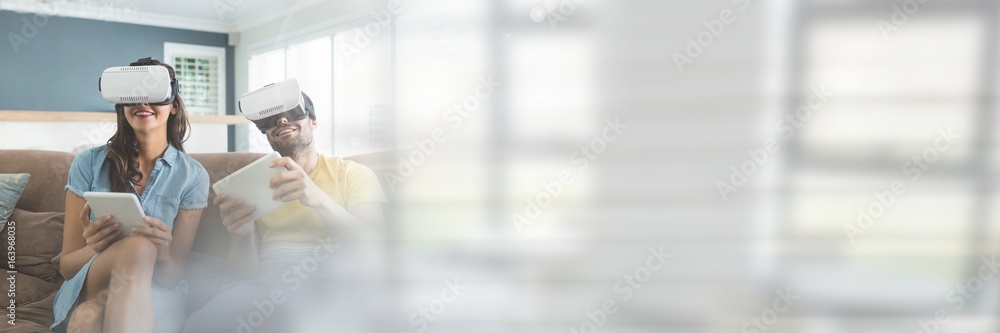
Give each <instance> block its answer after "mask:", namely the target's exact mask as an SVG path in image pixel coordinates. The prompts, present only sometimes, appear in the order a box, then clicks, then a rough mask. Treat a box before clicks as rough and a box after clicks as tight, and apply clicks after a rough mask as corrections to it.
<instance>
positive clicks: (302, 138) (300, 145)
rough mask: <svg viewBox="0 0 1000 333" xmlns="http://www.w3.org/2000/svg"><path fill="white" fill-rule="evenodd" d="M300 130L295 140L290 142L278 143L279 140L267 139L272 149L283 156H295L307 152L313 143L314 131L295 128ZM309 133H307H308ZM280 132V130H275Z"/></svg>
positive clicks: (269, 137)
mask: <svg viewBox="0 0 1000 333" xmlns="http://www.w3.org/2000/svg"><path fill="white" fill-rule="evenodd" d="M295 127H297V129H298V132H299V133H298V135H297V136H295V139H292V140H289V141H278V140H277V139H274V138H271V136H268V137H267V142H268V143H269V144H271V149H274V151H276V152H278V154H281V156H295V154H296V153H298V152H300V151H303V150H305V149H306V148H308V147H309V145H311V144H312V142H313V137H312V129H311V128H310V129H306V126H295ZM307 130H308V131H309V132H308V133H306V131H307ZM275 132H278V130H275Z"/></svg>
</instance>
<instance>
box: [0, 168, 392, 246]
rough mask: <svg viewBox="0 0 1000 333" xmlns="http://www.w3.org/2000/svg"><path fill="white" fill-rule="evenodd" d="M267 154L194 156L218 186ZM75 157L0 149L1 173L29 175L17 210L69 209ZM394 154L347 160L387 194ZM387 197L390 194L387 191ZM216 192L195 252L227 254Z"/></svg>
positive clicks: (46, 210) (45, 210)
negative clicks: (363, 169)
mask: <svg viewBox="0 0 1000 333" xmlns="http://www.w3.org/2000/svg"><path fill="white" fill-rule="evenodd" d="M263 155H264V154H259V153H204V154H191V157H193V158H194V159H195V160H197V161H198V162H199V163H201V165H202V166H204V167H205V169H206V170H208V176H209V179H210V180H209V181H210V183H213V184H214V183H215V182H216V181H218V180H219V179H222V178H224V177H226V176H228V175H229V174H231V173H233V172H235V171H236V170H239V169H240V168H242V167H244V166H246V165H247V164H250V162H253V161H254V160H256V159H258V158H260V157H261V156H263ZM75 156H76V155H75V154H72V153H66V152H55V151H42V150H0V173H29V174H31V178H30V179H29V180H28V184H27V186H26V188H25V189H24V192H23V193H22V194H21V199H20V200H18V202H17V206H16V208H20V209H23V210H27V211H31V212H62V211H65V210H66V192H65V189H64V187H65V186H66V180H67V177H68V175H69V168H70V165H72V163H73V158H74V157H75ZM390 158H391V154H388V153H380V154H369V155H358V156H352V157H348V158H346V159H349V160H353V161H356V162H358V163H361V164H365V165H366V166H368V167H369V168H371V169H372V170H374V171H375V173H376V175H378V177H379V180H380V181H381V182H382V187H383V190H386V191H387V186H386V185H387V184H386V179H385V178H384V172H385V171H387V170H391V169H392V167H393V166H394V164H392V163H391V159H390ZM387 194H389V193H388V192H387ZM214 199H215V192H213V191H211V190H209V197H208V202H209V205H208V208H206V209H205V211H204V212H203V213H202V217H201V223H199V225H198V234H197V236H196V238H195V243H194V247H193V250H194V251H198V252H202V253H207V254H212V255H224V254H225V253H226V252H227V251H228V249H229V233H228V232H227V231H226V228H225V227H224V226H223V225H222V218H221V217H220V215H219V207H218V206H216V205H213V204H212V200H214Z"/></svg>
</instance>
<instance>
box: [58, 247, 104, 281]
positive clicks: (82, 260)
mask: <svg viewBox="0 0 1000 333" xmlns="http://www.w3.org/2000/svg"><path fill="white" fill-rule="evenodd" d="M95 254H97V252H96V251H94V249H91V248H90V247H89V246H84V247H81V248H79V249H76V251H73V252H70V253H63V255H62V257H60V258H59V273H60V274H62V276H63V279H66V280H69V279H72V278H73V276H76V273H77V272H79V271H80V269H81V268H83V265H86V264H87V261H90V258H92V257H94V255H95Z"/></svg>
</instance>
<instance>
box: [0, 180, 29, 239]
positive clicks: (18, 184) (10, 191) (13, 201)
mask: <svg viewBox="0 0 1000 333" xmlns="http://www.w3.org/2000/svg"><path fill="white" fill-rule="evenodd" d="M30 177H31V175H29V174H26V173H16V174H4V173H0V229H4V226H5V225H6V224H7V219H8V218H10V214H11V213H12V212H13V211H14V206H16V205H17V199H20V198H21V192H22V191H24V186H25V185H26V184H27V183H28V179H29V178H30Z"/></svg>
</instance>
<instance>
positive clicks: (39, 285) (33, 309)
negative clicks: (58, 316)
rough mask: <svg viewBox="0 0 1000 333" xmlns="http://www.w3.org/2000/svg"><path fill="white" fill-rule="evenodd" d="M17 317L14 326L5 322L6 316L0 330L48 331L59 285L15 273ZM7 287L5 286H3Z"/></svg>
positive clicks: (52, 318) (52, 319) (52, 317)
mask: <svg viewBox="0 0 1000 333" xmlns="http://www.w3.org/2000/svg"><path fill="white" fill-rule="evenodd" d="M15 278H16V280H15V281H16V282H15V283H16V286H17V294H16V295H15V296H14V302H16V304H17V313H16V315H17V317H16V321H15V325H14V326H10V325H9V324H8V323H7V320H6V319H9V318H7V317H6V316H5V317H4V319H5V320H4V321H3V323H2V324H0V332H49V325H51V324H52V322H53V321H55V318H54V316H53V314H52V302H53V301H54V300H55V298H56V291H58V290H59V285H58V284H55V283H49V282H45V281H42V280H39V279H36V278H34V277H31V276H27V275H25V274H21V273H17V274H16V276H15ZM4 289H7V288H4Z"/></svg>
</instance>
